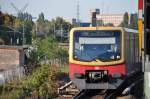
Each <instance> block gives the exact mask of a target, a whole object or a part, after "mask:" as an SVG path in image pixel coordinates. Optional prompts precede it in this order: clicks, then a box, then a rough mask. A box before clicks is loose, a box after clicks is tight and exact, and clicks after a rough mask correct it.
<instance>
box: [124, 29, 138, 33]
mask: <svg viewBox="0 0 150 99" xmlns="http://www.w3.org/2000/svg"><path fill="white" fill-rule="evenodd" d="M124 30H125V31H126V32H129V33H138V30H135V29H130V28H124Z"/></svg>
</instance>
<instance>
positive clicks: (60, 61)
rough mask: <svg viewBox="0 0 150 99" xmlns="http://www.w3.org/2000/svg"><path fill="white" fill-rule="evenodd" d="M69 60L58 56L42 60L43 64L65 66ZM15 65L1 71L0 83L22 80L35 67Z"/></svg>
mask: <svg viewBox="0 0 150 99" xmlns="http://www.w3.org/2000/svg"><path fill="white" fill-rule="evenodd" d="M67 60H68V58H56V59H52V60H44V61H42V62H41V64H48V65H50V66H56V67H64V66H66V65H67V64H68V62H67ZM14 67H15V68H13V69H8V70H5V71H1V72H0V84H5V83H10V82H12V81H20V80H22V79H23V78H24V77H25V76H26V74H27V71H30V70H29V69H35V68H34V67H33V68H32V67H31V66H28V68H25V67H23V66H14ZM27 69H28V70H27ZM31 71H32V70H31Z"/></svg>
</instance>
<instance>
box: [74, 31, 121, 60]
mask: <svg viewBox="0 0 150 99" xmlns="http://www.w3.org/2000/svg"><path fill="white" fill-rule="evenodd" d="M73 54H74V55H73V57H74V59H75V60H79V61H87V62H88V61H97V60H100V61H103V62H107V61H116V60H119V59H120V58H121V31H117V30H114V31H112V30H111V31H108V30H107V31H106V30H96V31H92V30H88V31H76V32H75V33H74V53H73Z"/></svg>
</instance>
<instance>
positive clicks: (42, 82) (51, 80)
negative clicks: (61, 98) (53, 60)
mask: <svg viewBox="0 0 150 99" xmlns="http://www.w3.org/2000/svg"><path fill="white" fill-rule="evenodd" d="M59 74H60V71H59V69H57V68H56V67H53V66H48V65H43V66H41V67H39V68H37V69H36V70H35V71H34V72H33V74H32V75H29V76H28V77H27V78H26V79H24V80H22V81H19V82H13V83H11V84H7V85H5V86H1V87H0V88H1V89H2V90H3V91H2V92H1V94H0V98H3V99H4V98H5V99H6V98H7V99H12V98H13V99H18V98H20V97H24V98H25V97H27V96H32V95H33V94H36V95H37V96H48V97H49V98H54V97H55V96H56V91H57V90H56V87H57V85H56V83H55V82H56V78H57V76H59Z"/></svg>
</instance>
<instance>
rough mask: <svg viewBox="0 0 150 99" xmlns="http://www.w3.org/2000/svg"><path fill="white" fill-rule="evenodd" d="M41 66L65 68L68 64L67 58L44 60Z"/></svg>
mask: <svg viewBox="0 0 150 99" xmlns="http://www.w3.org/2000/svg"><path fill="white" fill-rule="evenodd" d="M41 64H49V65H50V66H56V67H63V66H66V64H68V58H66V57H62V58H56V59H52V60H44V61H42V62H41Z"/></svg>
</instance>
